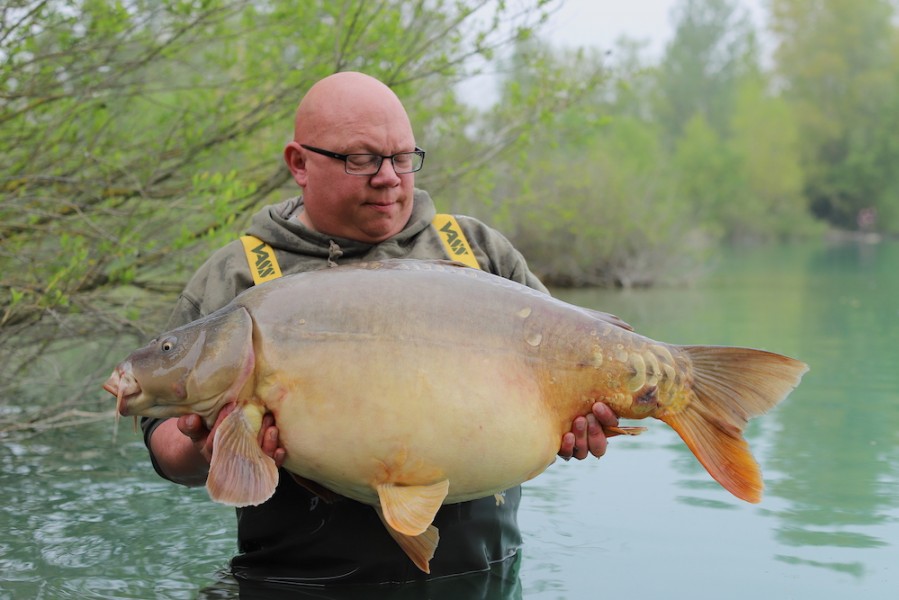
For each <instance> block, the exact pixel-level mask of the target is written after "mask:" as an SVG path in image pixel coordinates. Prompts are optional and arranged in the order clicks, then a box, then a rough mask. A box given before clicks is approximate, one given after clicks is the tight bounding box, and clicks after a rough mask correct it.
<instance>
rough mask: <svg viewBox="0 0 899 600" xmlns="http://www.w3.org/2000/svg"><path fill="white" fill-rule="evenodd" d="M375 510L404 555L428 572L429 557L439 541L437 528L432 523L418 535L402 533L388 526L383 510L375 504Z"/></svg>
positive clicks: (429, 568)
mask: <svg viewBox="0 0 899 600" xmlns="http://www.w3.org/2000/svg"><path fill="white" fill-rule="evenodd" d="M375 511H376V512H377V513H378V516H379V517H380V518H381V522H382V523H384V527H385V528H386V529H387V533H389V534H390V537H392V538H393V539H394V541H395V542H396V543H397V544H399V546H400V548H402V549H403V552H405V553H406V556H408V557H409V559H410V560H412V562H413V563H415V566H416V567H418V568H419V569H421V570H422V571H424V572H425V573H430V572H431V566H430V562H431V559H432V558H434V551H435V550H436V549H437V542H439V541H440V533H439V532H438V531H437V528H436V527H434V526H433V525H428V528H427V529H425V531H424V532H423V533H421V534H419V535H414V536H412V535H403V534H402V533H400V532H399V531H397V530H396V529H394V528H393V527H391V526H390V524H389V523H388V522H387V519H386V518H385V517H384V511H383V510H382V509H381V508H380V507H377V506H376V507H375Z"/></svg>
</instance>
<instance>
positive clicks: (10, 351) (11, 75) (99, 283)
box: [0, 0, 551, 398]
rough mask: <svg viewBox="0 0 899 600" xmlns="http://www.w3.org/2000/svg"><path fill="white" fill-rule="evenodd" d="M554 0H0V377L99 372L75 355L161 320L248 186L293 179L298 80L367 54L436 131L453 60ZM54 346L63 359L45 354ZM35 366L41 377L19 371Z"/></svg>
mask: <svg viewBox="0 0 899 600" xmlns="http://www.w3.org/2000/svg"><path fill="white" fill-rule="evenodd" d="M549 8H551V5H550V3H548V2H546V1H545V0H533V1H530V2H525V3H518V4H516V5H515V6H514V7H512V6H509V5H507V4H506V3H491V2H489V1H488V0H470V1H461V2H448V1H446V0H417V1H415V2H400V1H398V0H382V1H379V2H368V1H364V0H346V1H343V2H331V1H327V0H263V1H258V0H256V1H252V0H132V1H130V2H127V3H123V2H120V1H118V0H32V1H26V0H14V2H13V3H12V4H10V3H7V5H6V7H5V8H3V9H0V138H2V139H3V144H4V148H3V152H0V365H2V366H0V394H2V395H3V397H5V398H7V397H9V398H13V397H17V396H19V395H27V396H28V397H41V396H45V395H47V394H48V393H49V392H48V389H52V387H53V386H58V385H60V381H58V380H55V378H54V380H53V381H50V380H48V378H47V377H46V374H47V373H48V372H50V371H52V370H56V372H58V373H59V375H58V377H59V379H66V378H70V377H73V376H77V377H82V376H84V373H89V375H88V377H89V378H93V379H94V380H95V379H96V377H97V374H98V373H99V372H102V371H106V370H108V369H109V367H110V366H111V363H109V362H108V360H107V359H106V357H104V356H98V357H97V359H95V360H94V361H92V363H93V364H90V365H89V366H88V367H86V368H85V366H84V365H82V364H77V363H76V362H75V361H74V358H75V357H80V358H82V359H83V358H85V356H86V355H87V354H89V352H86V350H88V349H90V350H89V351H90V352H98V351H99V349H100V348H109V347H110V342H109V340H110V339H111V338H110V336H113V335H115V334H118V333H122V332H126V333H128V334H129V335H130V336H131V337H129V339H128V340H127V342H125V343H127V344H129V345H130V344H133V342H134V341H135V340H136V339H138V338H143V337H145V336H147V335H149V334H150V333H151V332H154V333H155V332H156V331H157V330H158V329H159V328H160V327H161V326H162V323H163V320H164V316H165V314H166V313H167V311H168V307H169V306H170V305H171V302H172V301H173V299H174V295H175V294H177V292H178V290H179V289H180V288H181V287H182V285H183V283H184V280H185V279H186V277H187V275H188V274H189V273H190V272H191V271H192V270H193V269H194V268H195V267H196V266H197V265H198V262H199V261H200V260H202V258H203V257H204V256H206V255H207V254H208V252H209V249H210V248H212V247H215V246H218V245H221V244H222V243H223V242H224V241H228V240H231V239H234V237H235V236H236V235H237V233H238V232H239V231H240V228H241V226H242V224H244V223H245V220H246V218H247V215H249V214H250V213H251V212H252V211H253V210H254V209H255V207H257V206H258V205H259V204H261V203H264V202H266V201H269V200H270V199H271V198H272V196H278V195H281V194H284V195H287V194H288V193H295V191H294V189H293V188H292V187H291V189H290V191H289V192H287V191H283V192H282V191H281V187H282V186H284V184H285V183H287V182H288V180H289V173H288V172H287V170H286V168H284V167H283V166H282V164H281V160H280V155H281V150H282V148H283V144H284V142H285V140H286V139H287V138H288V136H289V134H290V125H289V124H290V123H291V122H292V114H293V110H294V108H295V106H296V102H297V101H298V99H299V97H300V95H301V94H302V92H303V91H305V90H306V89H307V88H308V87H309V85H310V84H311V83H312V82H314V81H316V80H318V79H319V78H321V77H323V76H325V75H327V74H329V73H332V72H336V71H341V70H363V71H366V72H368V73H370V74H372V75H374V76H377V77H379V78H380V79H382V80H383V81H385V82H386V83H387V84H388V85H391V86H393V87H394V88H395V89H396V90H397V91H398V93H399V94H400V95H401V96H403V97H404V98H405V99H407V100H411V101H410V102H409V105H410V112H412V113H413V115H414V116H415V117H416V118H418V119H423V120H424V124H423V125H422V127H423V128H424V129H426V130H430V131H432V132H440V131H441V130H440V128H439V127H437V126H434V123H435V122H438V121H439V120H440V113H441V111H442V110H444V108H445V107H446V106H448V105H452V103H453V102H454V99H453V91H452V90H453V84H454V83H455V82H456V81H458V80H459V79H460V78H462V77H464V76H466V73H467V72H468V66H467V65H468V62H467V61H468V60H469V59H470V58H471V57H473V56H485V57H488V58H489V57H490V55H491V53H492V52H493V51H494V50H495V49H496V48H497V47H500V46H501V45H503V44H505V43H508V41H510V40H512V39H515V38H516V37H518V36H519V35H520V34H521V32H522V31H527V30H528V29H529V28H531V27H534V26H537V25H538V24H539V23H540V22H541V19H542V16H543V15H544V13H545V11H546V10H547V9H549ZM418 96H421V98H422V100H421V102H416V101H415V98H417V97H418ZM458 122H459V121H457V123H458ZM443 133H444V135H448V134H447V133H446V130H445V129H444V130H443ZM422 180H423V181H424V182H425V183H426V175H425V176H424V177H423V178H422ZM91 344H94V345H93V346H92V345H91ZM61 352H62V353H64V352H69V353H70V355H69V358H70V359H73V360H69V361H68V362H66V361H61V362H60V361H51V357H53V356H58V355H59V353H61ZM48 361H51V362H48ZM62 364H68V365H76V364H77V366H73V368H72V369H71V372H66V371H64V370H62V369H63V367H62V366H60V365H62ZM29 369H30V370H31V372H32V373H34V372H41V371H43V373H41V378H40V379H38V380H35V379H28V378H27V377H26V376H25V374H26V373H27V372H28V371H29ZM63 383H67V382H63Z"/></svg>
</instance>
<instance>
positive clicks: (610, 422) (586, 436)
mask: <svg viewBox="0 0 899 600" xmlns="http://www.w3.org/2000/svg"><path fill="white" fill-rule="evenodd" d="M617 426H618V416H617V415H616V414H615V413H614V412H612V409H611V408H609V407H608V405H606V404H603V403H602V402H596V403H594V404H593V411H592V412H591V413H590V414H588V415H587V416H586V417H578V418H576V419H575V420H574V422H573V423H572V424H571V431H569V432H568V433H566V434H565V435H563V436H562V446H561V448H559V456H561V457H562V458H564V459H565V460H568V459H570V458H571V457H574V458H576V459H578V460H582V459H584V458H587V453H588V452H589V453H590V454H592V455H593V456H595V457H596V458H599V457H600V456H602V455H603V454H605V453H606V448H608V444H609V442H608V440H607V439H606V434H605V433H603V430H602V428H603V427H617Z"/></svg>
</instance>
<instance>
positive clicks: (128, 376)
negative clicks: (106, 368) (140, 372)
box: [103, 362, 141, 417]
mask: <svg viewBox="0 0 899 600" xmlns="http://www.w3.org/2000/svg"><path fill="white" fill-rule="evenodd" d="M103 389H104V390H106V391H107V392H109V393H110V394H112V395H113V396H115V397H116V416H119V415H121V416H123V417H127V416H128V415H129V412H128V401H129V400H132V399H134V398H135V397H137V396H140V394H141V388H140V384H139V383H138V382H137V379H135V378H134V374H133V373H132V371H131V363H130V362H127V363H123V364H121V365H119V366H118V367H116V369H115V371H113V372H112V375H110V376H109V379H107V380H106V383H104V384H103Z"/></svg>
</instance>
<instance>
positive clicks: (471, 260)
mask: <svg viewBox="0 0 899 600" xmlns="http://www.w3.org/2000/svg"><path fill="white" fill-rule="evenodd" d="M433 225H434V227H435V228H436V229H437V233H438V234H439V235H440V241H442V242H443V247H444V248H446V252H447V254H448V255H449V256H450V257H451V258H452V259H453V260H457V261H459V262H461V263H463V264H465V265H468V266H469V267H472V268H474V269H480V268H481V266H480V265H479V264H478V259H477V258H475V255H474V252H472V251H471V246H469V245H468V239H467V238H466V237H465V234H464V233H463V232H462V228H461V227H460V226H459V223H458V221H456V218H455V217H454V216H452V215H447V214H438V215H436V216H435V217H434V220H433ZM240 241H241V243H242V244H243V251H244V253H245V254H246V255H247V264H249V265H250V272H251V273H252V274H253V284H254V285H259V284H260V283H264V282H266V281H271V280H272V279H277V278H278V277H281V267H280V266H279V265H278V259H277V258H275V251H274V250H273V249H272V247H271V246H269V245H268V244H266V243H265V242H263V241H262V240H260V239H259V238H257V237H255V236H252V235H244V236H241V237H240Z"/></svg>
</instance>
